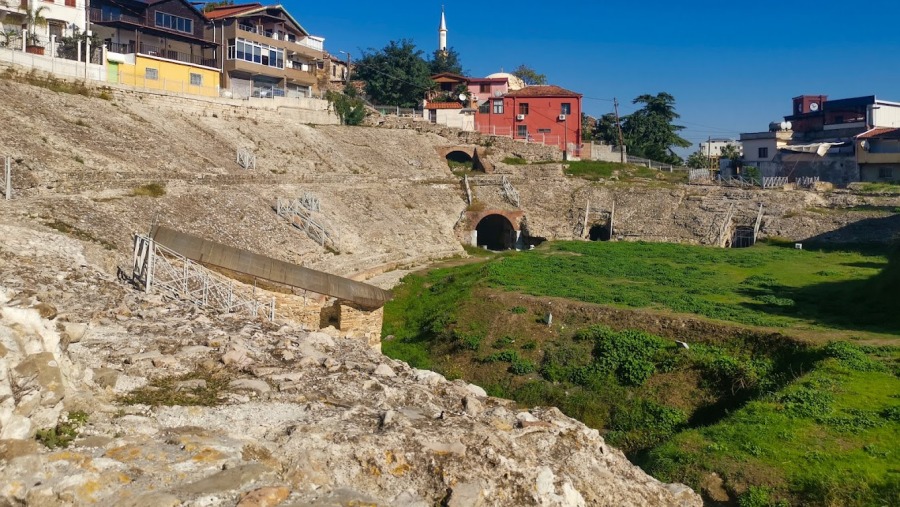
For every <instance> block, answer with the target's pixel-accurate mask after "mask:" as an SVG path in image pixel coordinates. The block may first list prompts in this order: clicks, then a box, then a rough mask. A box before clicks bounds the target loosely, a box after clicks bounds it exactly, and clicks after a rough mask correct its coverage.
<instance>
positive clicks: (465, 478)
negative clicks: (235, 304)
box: [0, 224, 700, 506]
mask: <svg viewBox="0 0 900 507" xmlns="http://www.w3.org/2000/svg"><path fill="white" fill-rule="evenodd" d="M108 255H109V254H108V253H107V252H106V251H104V250H103V249H102V248H99V247H97V246H95V245H93V244H90V243H89V244H87V246H85V245H83V244H82V242H80V241H78V240H75V239H72V238H70V237H67V236H64V235H62V234H60V233H57V232H47V231H44V230H40V228H36V227H34V226H30V225H27V224H17V225H10V224H4V225H0V266H2V279H0V477H2V479H0V504H3V505H23V504H24V505H41V506H50V505H86V504H97V505H135V506H137V505H141V506H144V505H172V506H174V505H192V506H200V505H243V506H250V505H257V506H258V505H321V506H331V505H335V506H336V505H397V506H430V505H435V504H439V503H441V502H443V504H444V505H454V506H469V505H700V500H699V497H698V496H697V495H696V494H694V493H693V492H692V491H691V490H689V489H688V488H686V487H684V486H680V485H666V484H662V483H660V482H658V481H656V480H655V479H653V478H651V477H649V476H647V475H646V474H644V473H643V472H642V471H641V470H640V469H638V468H637V467H635V466H633V465H632V464H631V463H629V462H628V460H627V459H626V458H625V457H624V456H623V455H622V454H621V453H620V452H619V451H617V450H615V449H611V448H609V447H608V446H606V445H605V444H604V441H603V439H602V438H601V437H600V436H599V434H598V433H597V431H596V430H592V429H589V428H587V427H585V426H584V425H582V424H581V423H579V422H577V421H575V420H573V419H570V418H568V417H566V416H564V415H563V414H562V413H560V412H559V411H558V410H556V409H532V410H528V411H526V410H519V409H517V408H516V407H515V406H514V405H513V404H512V403H511V402H509V401H506V400H501V399H496V398H490V397H487V396H486V395H485V393H484V391H483V390H482V389H480V388H478V387H476V386H472V385H468V384H466V383H464V382H462V381H449V380H447V379H445V378H443V377H442V376H440V375H438V374H436V373H433V372H429V371H423V370H416V369H414V368H411V367H409V366H408V365H406V364H405V363H401V362H398V361H394V360H391V359H388V358H386V357H384V356H382V355H381V354H379V353H378V352H376V351H374V350H372V349H370V348H368V347H367V346H366V345H365V344H364V343H363V342H362V341H358V340H354V339H349V338H345V337H342V336H341V334H340V333H339V332H337V331H335V330H334V329H331V328H329V329H326V330H323V331H320V332H304V331H302V330H300V329H299V327H298V326H295V325H293V324H291V323H289V322H279V323H267V322H253V321H245V320H242V319H240V318H238V317H236V316H228V315H225V316H216V315H206V314H204V313H203V312H201V311H199V310H197V309H196V308H194V307H188V306H185V305H183V304H181V303H179V302H177V301H172V300H165V299H163V298H161V297H160V296H156V295H146V294H144V293H141V292H137V291H136V290H135V289H134V288H133V287H131V286H130V285H129V284H127V283H126V282H125V281H122V280H119V279H116V277H114V276H111V275H110V274H108V273H107V272H106V271H104V269H103V268H102V265H103V264H105V263H106V262H108V260H106V257H107V256H108ZM36 435H37V436H38V438H35V437H36ZM51 447H52V448H51Z"/></svg>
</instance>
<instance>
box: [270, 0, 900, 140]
mask: <svg viewBox="0 0 900 507" xmlns="http://www.w3.org/2000/svg"><path fill="white" fill-rule="evenodd" d="M283 5H284V6H285V7H286V8H287V9H288V10H289V11H290V12H291V13H292V14H294V16H295V17H296V18H297V19H298V20H299V21H300V23H301V24H303V25H304V27H305V28H306V29H307V30H309V31H310V32H311V33H313V34H315V35H321V36H323V37H325V47H326V49H327V50H328V51H330V52H331V53H333V54H336V55H339V56H344V55H341V54H340V53H339V52H338V51H339V50H344V51H349V52H351V53H352V54H353V56H354V58H358V57H359V56H360V54H361V50H365V49H368V48H375V49H380V48H382V47H384V46H385V45H386V44H387V43H388V42H389V41H390V40H398V39H401V38H408V39H412V40H413V41H414V42H415V43H416V45H417V46H418V47H419V48H420V49H422V50H423V51H425V52H426V54H429V55H430V54H431V52H433V51H434V50H435V49H436V47H437V37H438V35H437V28H438V23H439V21H440V11H441V5H442V2H440V1H436V2H428V1H413V0H393V1H390V2H371V1H367V2H359V1H354V0H344V1H342V2H338V3H335V4H331V3H328V2H299V1H296V0H284V1H283ZM443 5H444V6H445V8H446V12H447V25H448V29H449V36H448V42H449V45H450V46H451V47H453V48H455V49H456V50H457V51H458V52H459V54H460V57H461V60H462V63H463V66H464V68H465V69H466V70H467V71H468V73H469V75H472V76H484V75H487V74H490V73H492V72H498V71H500V70H501V69H503V70H507V71H509V70H512V69H513V68H515V67H517V66H518V65H519V64H523V63H524V64H526V65H529V66H531V67H533V68H534V69H536V70H538V71H539V72H541V73H544V74H546V75H547V77H548V80H549V82H550V83H552V84H557V85H560V86H562V87H565V88H568V89H570V90H573V91H577V92H579V93H582V94H584V96H585V99H584V110H585V112H586V113H588V114H591V115H595V116H599V115H601V114H603V113H606V112H611V111H612V102H610V101H609V100H596V99H611V98H612V97H617V98H618V99H619V102H620V103H621V104H623V105H622V106H621V109H620V111H621V112H623V113H628V112H630V111H633V110H634V107H633V106H632V105H631V100H632V99H633V98H634V97H636V96H638V95H641V94H643V93H654V94H655V93H657V92H661V91H665V92H668V93H671V94H672V95H674V96H675V99H676V109H677V111H678V112H679V113H680V114H681V115H682V118H681V124H682V125H684V126H685V127H687V129H686V130H685V131H683V132H682V134H683V135H684V137H687V138H688V139H689V140H691V141H692V142H694V143H695V144H696V143H697V142H699V141H700V140H705V139H706V138H707V137H708V136H712V137H736V136H737V135H738V133H739V132H749V131H760V130H766V128H767V127H768V123H769V122H770V121H775V120H781V118H782V117H783V116H784V115H786V114H790V112H791V98H792V97H794V96H797V95H802V94H815V95H818V94H824V95H828V96H829V97H831V98H845V97H854V96H859V95H872V94H874V95H877V96H878V97H879V98H883V99H887V100H896V101H900V0H869V1H866V2H859V3H856V2H848V1H835V0H819V1H810V0H792V1H785V0H782V1H773V0H755V1H750V2H729V1H727V0H719V1H709V0H698V1H681V2H678V1H672V0H669V1H657V0H648V1H642V2H635V1H632V2H623V1H617V2H609V1H594V2H588V1H570V2H550V1H546V0H545V1H530V0H520V1H517V2H499V3H493V2H484V3H482V2H474V3H473V2H460V1H450V0H444V2H443Z"/></svg>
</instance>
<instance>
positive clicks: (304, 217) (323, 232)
mask: <svg viewBox="0 0 900 507" xmlns="http://www.w3.org/2000/svg"><path fill="white" fill-rule="evenodd" d="M312 207H314V208H315V209H311V208H312ZM319 209H320V204H319V199H318V198H317V197H315V196H314V195H312V194H309V193H306V194H304V196H303V197H301V198H300V199H293V200H291V199H280V198H279V199H277V200H276V201H275V213H277V214H278V216H280V217H282V218H284V219H285V220H287V221H288V222H290V223H291V224H292V225H293V226H294V227H296V228H298V229H300V230H302V231H304V232H306V235H307V236H309V237H310V239H312V240H313V241H315V242H316V243H318V244H320V245H322V246H323V247H327V248H331V249H332V250H334V251H338V252H339V251H340V250H341V234H340V232H339V231H338V229H337V227H334V226H332V225H331V224H329V223H328V221H327V220H326V219H325V217H324V216H321V214H320V213H319V214H314V213H316V212H317V211H319Z"/></svg>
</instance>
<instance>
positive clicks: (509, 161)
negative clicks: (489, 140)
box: [503, 157, 528, 165]
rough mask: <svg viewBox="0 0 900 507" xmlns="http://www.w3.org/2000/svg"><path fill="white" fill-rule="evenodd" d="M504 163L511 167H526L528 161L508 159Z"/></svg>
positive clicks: (519, 158)
mask: <svg viewBox="0 0 900 507" xmlns="http://www.w3.org/2000/svg"><path fill="white" fill-rule="evenodd" d="M503 163H504V164H509V165H525V164H527V163H528V161H527V160H525V159H524V158H522V157H506V158H504V159H503Z"/></svg>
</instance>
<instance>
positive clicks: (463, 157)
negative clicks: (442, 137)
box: [446, 150, 472, 164]
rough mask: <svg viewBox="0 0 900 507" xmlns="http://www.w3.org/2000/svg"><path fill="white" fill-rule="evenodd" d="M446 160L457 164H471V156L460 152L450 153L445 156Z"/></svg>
mask: <svg viewBox="0 0 900 507" xmlns="http://www.w3.org/2000/svg"><path fill="white" fill-rule="evenodd" d="M446 158H447V160H449V161H451V162H457V163H460V164H466V163H468V164H471V163H472V157H471V155H469V154H468V153H466V152H464V151H460V150H456V151H451V152H450V153H448V154H447V157H446Z"/></svg>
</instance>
